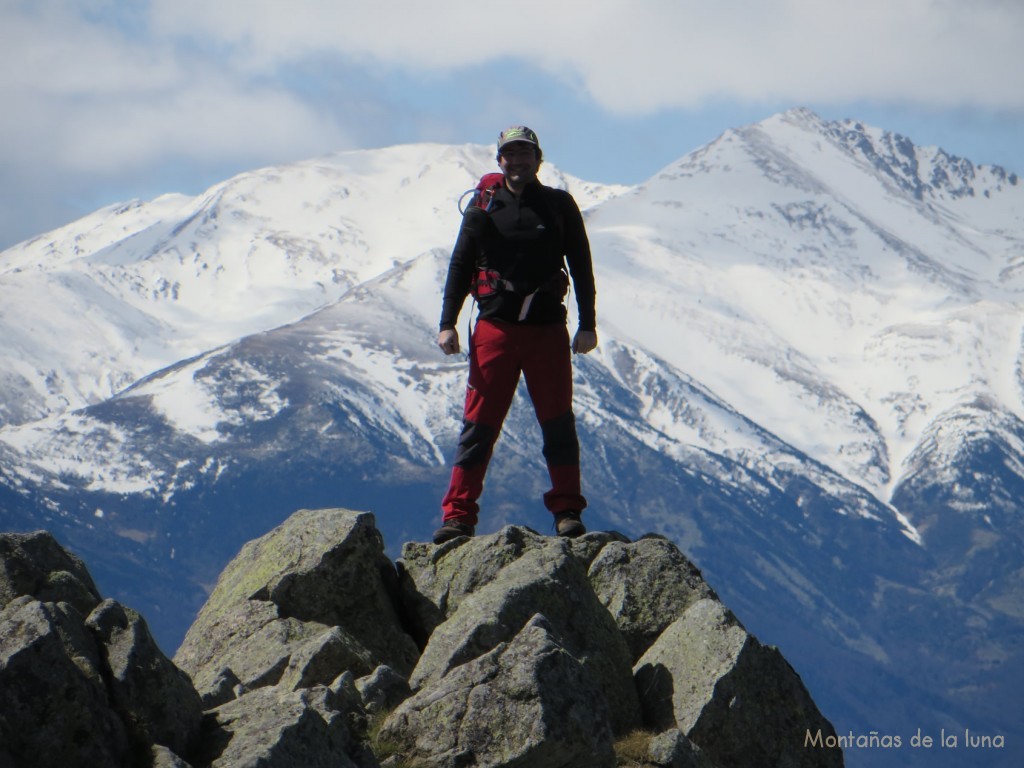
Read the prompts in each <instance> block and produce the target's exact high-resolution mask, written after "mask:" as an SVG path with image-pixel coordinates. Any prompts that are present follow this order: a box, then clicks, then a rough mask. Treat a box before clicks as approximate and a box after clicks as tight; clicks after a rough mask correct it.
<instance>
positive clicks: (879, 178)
mask: <svg viewBox="0 0 1024 768" xmlns="http://www.w3.org/2000/svg"><path fill="white" fill-rule="evenodd" d="M492 166H493V150H492V149H491V148H490V147H477V146H469V147H446V146H439V145H416V146H405V147H394V148H390V149H386V150H374V151H362V152H348V153H340V154H337V155H333V156H329V157H324V158H318V159H316V160H312V161H309V162H306V163H302V164H298V165H294V166H287V167H276V168H268V169H264V170H261V171H256V172H253V173H249V174H244V175H242V176H239V177H236V178H234V179H230V180H228V181H226V182H224V183H222V184H220V185H217V186H215V187H213V188H212V189H210V190H208V191H207V192H206V193H204V194H202V195H200V196H198V197H196V198H187V197H182V196H165V197H162V198H158V199H157V200H154V201H152V202H148V203H141V202H135V203H131V204H128V205H124V206H117V207H112V208H109V209H104V210H102V211H98V212H96V213H95V214H93V215H91V216H89V217H87V218H85V219H83V220H81V221H78V222H74V223H72V224H69V225H68V226H66V227H64V228H62V229H60V230H57V231H55V232H51V233H48V234H46V235H43V236H40V237H38V238H36V239H34V240H32V241H29V242H27V243H24V244H22V245H20V246H17V247H15V248H12V249H10V250H8V251H5V252H3V253H2V254H0V307H2V309H0V381H2V382H3V388H2V390H0V391H2V395H0V424H2V425H3V426H2V427H0V527H3V528H7V529H26V528H38V527H46V528H49V529H51V530H53V531H54V532H55V533H56V534H57V535H58V536H59V537H61V538H62V539H63V540H64V541H65V542H66V543H67V544H69V545H70V546H71V547H72V548H74V549H76V550H78V551H79V552H80V553H82V554H83V555H84V556H86V557H87V560H88V562H89V564H90V567H91V568H93V569H94V571H95V572H96V573H97V575H98V577H99V580H100V582H101V583H102V585H103V588H104V591H105V593H108V594H111V595H113V596H116V597H118V599H121V600H123V601H124V602H126V603H127V604H129V605H133V606H134V607H137V608H139V609H140V610H142V611H143V613H144V614H145V615H147V617H150V620H151V622H152V623H153V625H154V629H155V631H156V632H157V635H158V636H159V637H160V638H161V640H162V642H164V643H165V644H168V645H170V646H174V645H176V644H177V642H178V641H179V640H180V638H181V636H182V634H183V633H184V630H185V629H186V627H187V625H188V623H189V622H190V620H191V616H192V613H193V612H194V611H195V610H196V609H197V608H198V606H199V605H200V604H201V602H202V600H203V599H204V595H205V592H204V590H206V589H208V588H209V587H210V582H211V580H212V579H213V578H214V577H215V576H216V574H217V573H218V572H219V571H220V569H221V568H222V566H223V565H224V563H225V562H226V561H227V560H228V558H230V557H231V556H233V555H234V554H235V553H236V552H237V549H238V547H239V546H240V545H241V543H242V542H243V541H245V540H247V539H249V538H252V537H254V536H256V535H260V534H262V533H264V532H265V531H266V530H267V529H268V528H269V527H270V526H272V525H274V524H276V523H277V522H279V521H280V520H281V519H283V518H284V517H285V516H287V515H288V514H290V513H291V512H292V511H294V509H296V508H298V507H302V506H306V507H311V506H327V505H330V506H334V505H337V506H348V507H352V508H359V509H369V510H372V511H374V512H375V513H377V516H378V521H379V524H380V527H381V528H382V530H384V531H385V532H386V534H387V535H386V538H387V540H389V541H402V540H406V539H410V538H417V539H424V538H426V537H427V535H428V534H429V531H430V530H432V528H433V527H435V525H436V523H437V517H438V512H437V506H438V500H439V498H440V495H441V493H442V492H443V489H444V486H445V483H446V480H447V470H446V468H445V461H446V458H447V457H448V456H449V455H450V454H451V452H452V449H453V448H454V442H455V437H456V435H457V432H458V427H459V422H458V420H459V418H460V415H461V414H460V407H461V399H462V391H463V387H464V384H465V382H464V376H465V362H464V360H453V359H451V358H445V357H444V356H443V355H441V353H440V352H439V351H437V349H436V347H435V346H434V337H435V335H436V322H437V315H438V312H439V304H440V299H439V294H440V287H441V285H442V283H443V279H444V273H445V270H446V267H447V259H448V254H449V252H450V248H451V245H452V243H453V240H454V236H455V234H456V231H457V227H458V222H459V217H458V212H457V209H456V200H457V199H458V197H459V195H460V194H461V192H462V191H463V190H465V189H467V188H469V187H471V186H472V185H473V184H474V183H475V181H476V178H477V177H478V176H479V175H480V174H481V173H483V172H486V171H489V170H491V169H492ZM542 177H543V178H544V180H545V181H546V182H547V183H550V184H553V185H556V186H562V187H565V188H568V189H569V190H570V191H572V192H573V194H574V195H575V196H576V198H577V200H578V202H579V203H580V206H581V208H583V209H584V211H585V216H586V219H587V226H588V231H589V234H590V238H591V243H592V246H593V250H594V254H595V269H596V273H597V281H598V322H599V333H600V336H601V346H600V347H599V348H598V350H597V351H596V352H595V353H593V354H592V355H590V356H587V357H585V358H579V359H577V361H576V373H577V376H576V399H577V418H578V422H579V429H580V435H581V440H582V443H583V466H584V473H585V481H586V485H587V487H586V489H585V490H586V493H587V495H588V497H589V498H590V500H591V508H590V510H588V513H587V519H588V521H589V524H590V526H591V527H593V528H601V527H606V528H617V529H620V530H623V531H624V532H626V533H627V534H630V535H639V534H641V533H644V532H646V531H651V530H653V531H657V532H660V533H663V534H665V535H668V536H669V537H671V538H672V539H674V540H675V541H676V542H677V543H679V544H680V546H681V547H682V548H683V549H684V550H685V551H686V552H687V553H688V554H689V555H690V556H691V557H692V558H693V559H694V560H695V561H696V562H697V563H698V564H699V565H700V566H701V567H702V569H703V570H704V573H705V576H706V577H707V578H708V580H709V582H710V583H711V584H712V585H713V586H714V587H715V588H716V589H717V590H718V591H719V593H720V594H722V596H723V598H724V599H725V600H726V602H727V603H728V604H729V605H730V606H732V607H734V609H735V610H736V611H737V613H738V614H739V616H740V618H741V620H742V621H744V623H745V624H746V625H747V626H748V627H749V628H750V629H751V630H752V631H753V632H754V633H755V634H758V635H759V636H760V637H761V638H762V639H763V640H766V641H768V642H772V643H776V644H778V645H780V646H781V647H782V649H783V651H784V653H785V655H786V656H787V658H789V659H791V660H793V661H794V662H795V663H796V664H797V667H798V671H799V672H800V673H801V675H802V676H803V677H804V679H805V681H806V682H807V683H808V686H809V687H810V689H811V691H812V693H813V695H814V697H815V699H816V701H818V702H819V704H820V705H821V706H822V708H823V711H824V712H825V713H826V715H827V716H828V717H829V718H830V719H831V720H832V721H833V723H835V724H836V728H837V730H838V731H839V732H840V733H847V732H851V731H852V733H853V734H854V736H856V735H859V734H865V735H866V734H868V733H869V732H870V731H876V732H879V733H881V734H883V735H884V734H893V735H902V737H903V739H904V742H905V744H909V739H910V736H911V735H913V734H914V733H915V732H916V730H917V729H918V728H920V729H921V730H922V731H923V732H924V733H925V734H928V733H929V732H932V735H933V736H934V737H936V738H937V737H938V734H939V731H940V729H945V730H946V731H947V732H959V733H960V734H961V735H962V733H963V730H964V729H965V728H967V729H970V730H971V732H972V733H974V734H979V733H980V734H987V735H990V736H992V735H1003V736H1004V739H1005V742H1006V746H1005V747H1004V748H1003V749H991V750H989V751H988V752H986V754H985V755H984V757H983V758H982V761H981V762H979V763H978V764H984V765H1002V764H1004V763H1003V762H1000V761H1004V760H1005V761H1008V762H1005V764H1006V765H1010V764H1013V765H1017V764H1019V762H1020V759H1021V756H1022V751H1021V750H1022V743H1021V736H1024V729H1022V727H1021V724H1020V722H1019V718H1018V717H1016V716H1015V715H1014V714H1013V713H1014V712H1015V711H1016V708H1017V706H1018V704H1019V701H1018V693H1017V691H1018V690H1019V687H1020V685H1021V684H1022V683H1024V653H1022V649H1021V646H1020V637H1021V636H1022V634H1021V630H1022V628H1024V627H1022V623H1024V583H1022V574H1024V557H1022V554H1024V552H1022V538H1021V529H1020V516H1021V509H1022V506H1021V501H1020V499H1021V498H1024V495H1022V493H1021V491H1022V490H1024V422H1022V420H1021V419H1022V417H1024V372H1022V371H1024V368H1022V362H1024V346H1022V341H1024V337H1022V330H1024V312H1022V308H1024V185H1022V184H1021V183H1020V180H1019V179H1018V177H1017V176H1016V175H1014V174H1012V173H1009V172H1006V171H1004V170H1003V169H1000V168H996V167H985V166H975V165H973V164H972V163H970V162H969V161H967V160H964V159H961V158H955V157H951V156H949V155H947V154H945V153H944V152H942V151H941V150H940V149H937V148H923V147H917V146H915V145H914V144H912V143H911V142H910V140H908V139H906V138H903V137H900V136H896V135H893V134H890V133H886V132H884V131H881V130H878V129H875V128H872V127H868V126H863V125H861V124H859V123H855V122H843V123H827V122H824V121H822V120H821V119H819V118H818V117H817V116H815V115H814V114H812V113H810V112H807V111H805V110H794V111H791V112H787V113H785V114H781V115H777V116H775V117H773V118H770V119H768V120H766V121H764V122H762V123H759V124H756V125H753V126H749V127H747V128H743V129H739V130H732V131H728V132H727V133H725V134H724V135H723V136H722V137H720V138H719V139H718V140H716V141H714V142H712V143H711V144H709V145H707V146H705V147H702V148H700V149H698V150H697V151H695V152H692V153H690V154H688V155H686V156H684V157H682V158H681V159H680V160H679V161H678V162H676V163H673V164H672V165H670V166H669V167H667V168H665V169H664V170H663V171H662V172H660V173H659V174H657V175H656V176H654V177H653V178H651V179H650V180H648V181H647V182H646V183H644V184H642V185H639V186H636V187H608V186H602V185H597V184H588V183H586V182H583V181H581V180H579V179H575V178H572V177H569V176H567V175H564V174H561V173H559V172H558V170H557V169H555V168H554V167H552V166H551V165H550V164H546V165H545V166H544V169H543V173H542ZM468 315H469V309H468V306H467V309H465V310H464V311H463V323H465V322H466V320H467V317H468ZM460 330H461V331H462V332H463V333H464V332H465V331H464V330H463V329H461V328H460ZM538 446H539V431H538V428H537V426H536V424H535V423H534V420H533V416H532V412H531V410H530V407H529V405H528V403H526V402H525V400H524V399H522V398H521V399H519V401H517V403H516V405H515V406H514V407H513V411H512V413H511V415H510V418H509V421H508V423H507V425H506V428H505V431H504V433H503V436H502V439H501V441H500V443H499V446H498V449H497V455H496V458H495V462H494V467H493V471H492V473H491V475H490V476H489V479H488V486H487V491H486V495H485V499H484V501H485V510H486V513H485V518H484V520H483V524H482V527H483V528H484V529H496V528H497V527H499V526H501V525H503V524H505V523H506V522H518V523H525V524H528V525H533V526H534V527H536V528H537V529H538V530H549V529H550V519H549V517H547V516H546V513H545V512H544V511H543V509H542V508H541V507H540V504H539V503H538V501H537V500H538V499H539V495H540V493H541V492H542V491H543V490H544V488H543V482H544V477H545V473H544V471H543V467H542V463H541V459H540V456H539V447H538ZM392 554H395V555H397V553H392ZM963 742H964V739H963V738H961V745H960V746H961V749H963V748H965V747H964V744H963ZM944 759H946V760H950V761H952V762H950V763H949V764H954V765H959V764H964V763H963V759H964V753H963V752H962V751H956V750H951V749H947V750H945V751H942V752H940V751H938V750H932V751H931V752H925V751H923V750H916V751H915V750H912V749H910V748H909V746H907V747H906V748H905V749H902V750H888V751H885V750H881V751H880V750H877V749H871V748H857V747H856V746H854V747H853V748H852V749H851V750H848V751H847V761H848V764H850V765H912V764H926V765H941V764H943V760H944ZM919 760H920V761H923V762H919V763H918V762H915V761H919ZM957 761H959V762H957Z"/></svg>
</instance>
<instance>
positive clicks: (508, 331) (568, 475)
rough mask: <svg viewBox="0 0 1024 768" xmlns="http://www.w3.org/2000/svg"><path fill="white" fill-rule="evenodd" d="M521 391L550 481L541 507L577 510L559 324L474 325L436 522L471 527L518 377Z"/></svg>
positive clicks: (576, 466)
mask: <svg viewBox="0 0 1024 768" xmlns="http://www.w3.org/2000/svg"><path fill="white" fill-rule="evenodd" d="M520 374H522V375H523V376H524V377H525V378H526V387H527V390H528V391H529V393H530V399H531V400H532V401H533V409H534V411H535V412H536V414H537V421H538V422H540V426H541V432H542V434H543V438H544V447H543V454H544V458H545V460H546V461H547V465H548V474H549V476H550V477H551V490H550V491H548V492H547V493H545V494H544V506H546V507H547V508H548V509H549V510H550V511H551V512H552V513H553V514H555V513H558V512H564V511H567V510H575V511H582V510H583V508H584V507H586V506H587V501H586V499H584V498H583V496H582V495H580V446H579V440H578V438H577V437H576V419H575V417H574V416H573V412H572V361H571V359H570V349H569V333H568V330H567V329H566V327H565V325H563V324H558V325H517V324H514V323H505V322H501V321H491V320H481V321H479V322H478V323H477V325H476V328H475V329H474V331H473V337H472V340H471V346H470V358H469V385H468V386H467V388H466V409H465V415H464V417H463V424H462V434H461V435H460V437H459V445H458V450H457V452H456V455H455V466H454V467H453V468H452V479H451V484H450V485H449V487H448V492H447V493H446V494H445V496H444V499H443V500H442V502H441V511H442V513H443V518H444V520H445V521H446V522H447V521H449V520H460V521H462V522H465V523H469V524H470V525H476V523H477V514H478V513H479V511H480V507H479V505H478V504H477V499H479V498H480V494H481V493H482V492H483V486H484V475H485V474H486V473H487V465H488V463H489V462H490V460H491V452H492V450H493V448H494V443H495V441H496V440H497V439H498V434H499V433H500V432H501V425H502V424H503V423H504V421H505V415H506V414H507V413H508V409H509V406H510V405H511V404H512V397H513V396H514V395H515V392H516V387H517V386H518V385H519V376H520Z"/></svg>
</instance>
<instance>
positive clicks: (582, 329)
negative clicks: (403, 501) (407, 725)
mask: <svg viewBox="0 0 1024 768" xmlns="http://www.w3.org/2000/svg"><path fill="white" fill-rule="evenodd" d="M542 159H543V153H542V152H541V148H540V142H539V141H538V139H537V134H535V133H534V132H533V131H532V130H530V129H529V128H527V127H525V126H522V125H516V126H512V127H511V128H508V129H507V130H505V131H503V132H502V133H501V135H500V136H499V137H498V157H497V160H498V166H499V167H500V169H501V175H500V176H499V175H498V174H494V176H495V177H497V179H496V182H495V184H494V185H492V186H485V185H484V182H481V187H480V192H479V193H478V195H477V196H476V197H475V198H474V201H473V203H471V204H470V206H469V207H468V208H467V209H466V212H465V215H464V217H463V220H462V228H461V229H460V231H459V237H458V240H457V242H456V243H455V249H454V251H453V252H452V258H451V263H450V265H449V267H448V279H447V282H446V283H445V288H444V303H443V305H442V309H441V324H440V327H441V330H440V333H439V334H438V338H437V343H438V345H439V346H440V347H441V349H442V350H443V351H444V353H445V354H446V355H454V354H456V353H457V352H459V335H458V332H457V331H456V330H455V324H456V322H457V321H458V317H459V312H460V311H461V310H462V305H463V303H464V302H465V299H466V296H467V295H468V294H470V293H472V294H473V296H474V298H475V299H476V301H477V303H478V305H479V308H480V314H479V317H478V320H477V323H476V326H475V328H474V329H473V332H472V335H471V338H470V340H469V348H470V353H469V384H468V386H467V390H466V405H465V413H464V417H463V426H462V434H461V436H460V437H459V443H458V449H457V451H456V455H455V465H454V467H453V468H452V477H451V484H450V485H449V487H448V492H447V493H446V494H445V496H444V499H443V500H442V502H441V512H442V523H443V524H442V525H441V527H440V528H438V529H437V530H436V531H435V532H434V543H436V544H440V543H442V542H445V541H448V540H450V539H454V538H456V537H458V536H472V535H473V534H474V531H475V527H476V524H477V515H478V513H479V510H480V507H479V505H478V504H477V500H478V499H479V497H480V494H481V493H482V491H483V483H484V475H485V474H486V472H487V465H488V462H489V461H490V458H491V452H492V450H493V448H494V443H495V441H496V440H497V438H498V434H499V433H500V431H501V426H502V424H503V423H504V420H505V415H506V414H507V413H508V409H509V406H510V405H511V403H512V397H513V395H514V394H515V391H516V387H517V386H518V383H519V377H520V374H522V375H523V376H525V378H526V386H527V390H528V391H529V393H530V399H531V400H532V401H533V407H534V410H535V411H536V414H537V420H538V421H539V422H540V425H541V431H542V434H543V441H544V445H543V454H544V458H545V460H546V461H547V466H548V474H549V475H550V478H551V490H549V491H548V492H547V493H545V494H544V505H545V506H546V507H547V509H548V510H549V511H550V512H551V513H552V514H553V515H554V525H555V530H556V531H557V533H558V535H559V536H570V537H573V536H579V535H581V534H583V533H585V532H586V528H585V527H584V525H583V523H582V522H581V520H580V514H581V513H582V512H583V509H584V508H585V507H586V505H587V502H586V499H584V498H583V495H582V494H581V492H580V462H579V440H578V439H577V436H576V419H575V416H574V414H573V410H572V362H571V359H570V350H571V351H572V352H576V353H579V354H586V353H588V352H590V351H591V350H593V349H594V348H595V347H596V346H597V332H596V330H595V329H596V327H597V326H596V319H595V308H594V304H595V290H594V270H593V265H592V263H591V258H590V243H589V241H588V239H587V233H586V229H585V228H584V225H583V217H582V216H581V215H580V210H579V207H578V206H577V205H576V201H575V200H574V199H573V198H572V196H571V195H570V194H569V193H568V192H566V191H564V190H560V189H554V188H552V187H547V186H544V185H543V184H541V183H540V181H538V179H537V171H538V170H539V168H540V164H541V162H542ZM485 178H486V177H485ZM566 265H568V274H567V273H566ZM570 275H571V276H572V284H573V289H574V291H575V293H576V306H577V308H578V310H579V329H578V330H577V332H576V335H575V337H574V338H573V340H572V344H571V345H570V343H569V333H568V330H567V328H566V318H567V312H566V308H565V304H564V301H563V300H564V298H565V295H566V293H567V292H568V287H569V276H570Z"/></svg>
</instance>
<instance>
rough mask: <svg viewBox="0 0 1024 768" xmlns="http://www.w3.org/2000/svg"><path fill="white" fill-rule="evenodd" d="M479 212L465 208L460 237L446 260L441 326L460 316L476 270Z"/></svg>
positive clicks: (453, 321) (448, 326) (448, 325)
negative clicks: (446, 268)
mask: <svg viewBox="0 0 1024 768" xmlns="http://www.w3.org/2000/svg"><path fill="white" fill-rule="evenodd" d="M479 215H480V212H479V211H478V210H477V209H474V208H472V207H470V208H467V209H466V213H465V215H464V216H463V217H462V226H461V227H460V228H459V237H458V239H457V240H456V241H455V249H454V250H453V251H452V259H451V262H450V263H449V264H448V279H447V280H445V284H444V300H443V302H442V304H441V324H440V325H441V328H440V329H441V330H442V331H444V330H448V329H450V328H454V327H455V324H456V323H457V322H458V320H459V313H460V312H461V311H462V305H463V304H464V303H465V301H466V296H468V295H469V291H470V288H471V287H472V285H473V273H474V272H475V271H476V253H477V251H478V250H479V246H478V245H477V243H476V239H477V237H478V235H479V233H478V231H477V229H478V222H477V220H476V219H477V217H478V216H479Z"/></svg>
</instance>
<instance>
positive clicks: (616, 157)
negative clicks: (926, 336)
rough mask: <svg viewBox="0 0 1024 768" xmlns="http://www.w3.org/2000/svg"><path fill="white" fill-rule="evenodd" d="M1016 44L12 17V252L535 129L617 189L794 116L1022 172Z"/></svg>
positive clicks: (779, 32) (53, 10) (316, 10)
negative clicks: (276, 180)
mask: <svg viewBox="0 0 1024 768" xmlns="http://www.w3.org/2000/svg"><path fill="white" fill-rule="evenodd" d="M1022 34H1024V0H858V2H856V3H853V2H849V0H603V1H602V0H589V1H588V2H584V1H583V0H543V1H541V0H518V2H515V3H502V2H493V1H491V2H484V3H479V4H473V3H472V2H467V1H466V0H431V1H430V2H411V1H410V0H405V1H404V2H399V1H398V0H345V2H341V0H334V1H333V2H332V1H329V0H276V1H275V0H0V249H4V248H7V247H10V246H11V245H14V244H16V243H18V242H20V241H22V240H25V239H29V238H31V237H34V236H36V235H39V234H43V233H45V232H46V231H48V230H50V229H53V228H55V227H58V226H61V225H63V224H66V223H68V222H71V221H73V220H75V219H77V218H79V217H81V216H84V215H86V214H87V213H90V212H92V211H94V210H96V209H98V208H101V207H103V206H106V205H111V204H114V203H120V202H127V201H130V200H135V199H140V200H149V199H153V198H155V197H157V196H159V195H161V194H164V193H169V192H177V193H184V194H189V195H196V194H199V193H200V192H202V191H203V190H204V189H206V188H207V187H209V186H211V185H213V184H215V183H217V182H220V181H223V180H225V179H227V178H230V177H231V176H234V175H235V174H238V173H242V172H244V171H247V170H253V169H256V168H261V167H264V166H267V165H276V164H281V163H289V162H297V161H301V160H306V159H310V158H313V157H318V156H321V155H326V154H330V153H332V152H337V151H342V150H350V149H361V148H375V147H382V146H389V145H394V144H404V143H411V142H438V143H443V144H470V143H472V144H488V143H491V142H493V141H494V140H495V139H496V137H497V134H498V133H499V132H500V131H501V129H502V128H504V127H506V126H507V125H510V124H518V123H523V124H526V125H529V126H530V127H532V128H533V129H534V130H535V131H536V132H537V133H538V135H539V137H540V140H541V144H542V146H543V147H544V152H545V157H546V159H547V160H548V161H549V162H551V163H552V164H554V165H556V166H558V167H559V168H560V169H561V170H563V171H565V172H567V173H570V174H572V175H574V176H577V177H580V178H582V179H586V180H588V181H596V182H605V183H619V184H639V183H641V182H643V181H644V180H645V179H647V178H649V177H651V176H653V175H654V174H656V173H657V172H658V171H659V170H660V169H661V168H663V167H665V166H666V165H668V164H670V163H672V162H674V161H675V160H677V159H678V158H680V157H682V156H683V155H685V154H687V153H688V152H690V151H692V150H695V149H697V148H699V147H700V146H702V145H704V144H706V143H707V142H709V141H712V140H714V139H715V138H716V137H717V136H719V135H721V134H722V133H723V132H724V131H726V130H728V129H729V128H739V127H742V126H745V125H749V124H751V123H755V122H757V121H759V120H762V119H765V118H767V117H769V116H771V115H773V114H775V113H777V112H781V111H784V110H786V109H790V108H794V107H806V108H809V109H812V110H814V111H815V112H817V113H818V114H819V115H821V116H822V117H824V118H826V119H828V120H842V119H847V118H850V119H855V120H859V121H862V122H864V123H868V124H870V125H874V126H877V127H879V128H883V129H886V130H890V131H894V132H897V133H900V134H903V135H904V136H907V137H909V138H910V139H911V140H913V141H914V142H915V143H916V144H919V145H925V146H939V147H942V148H943V149H944V150H946V151H947V152H949V153H950V154H955V155H958V156H961V157H966V158H967V159H969V160H971V161H972V162H974V163H975V164H985V165H988V164H996V165H1001V166H1003V167H1004V168H1006V169H1007V170H1010V171H1014V172H1017V173H1019V174H1024V45H1021V44H1020V39H1021V36H1022ZM461 191H462V190H458V191H453V196H454V197H458V194H459V193H460V192H461Z"/></svg>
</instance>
